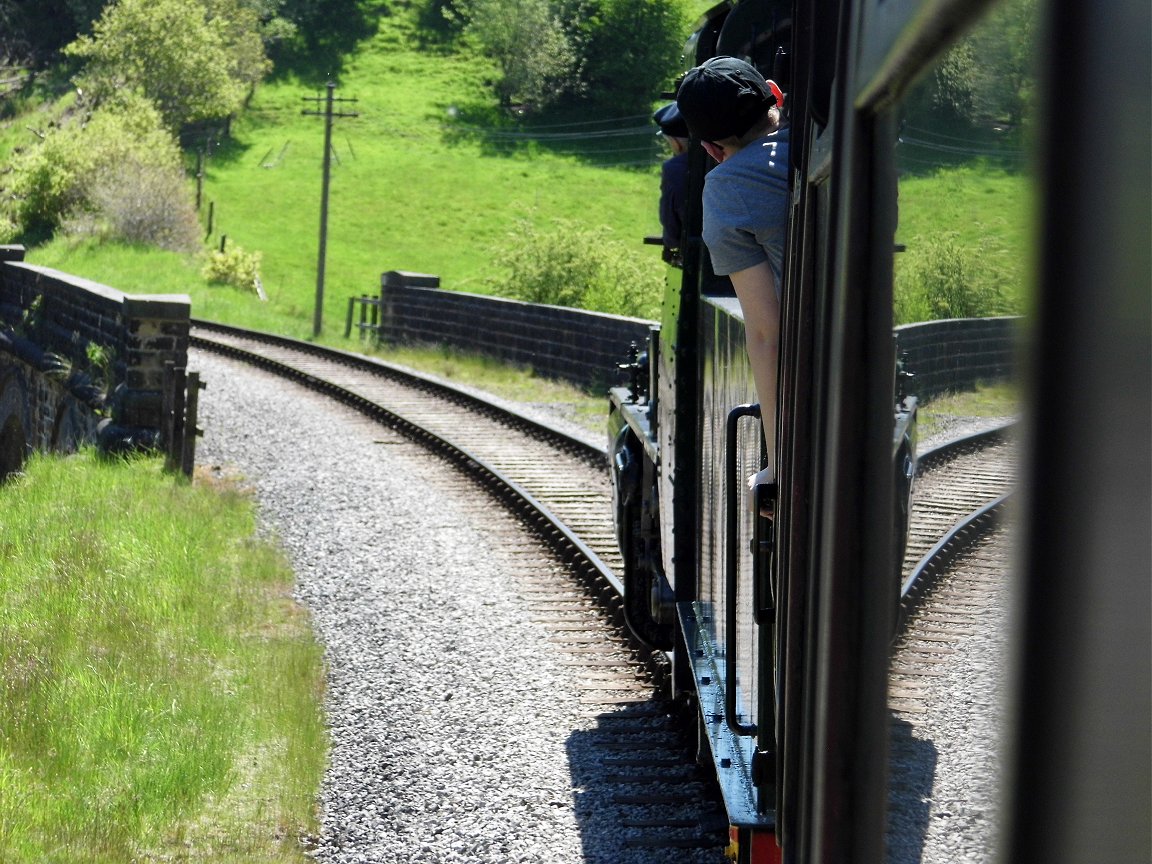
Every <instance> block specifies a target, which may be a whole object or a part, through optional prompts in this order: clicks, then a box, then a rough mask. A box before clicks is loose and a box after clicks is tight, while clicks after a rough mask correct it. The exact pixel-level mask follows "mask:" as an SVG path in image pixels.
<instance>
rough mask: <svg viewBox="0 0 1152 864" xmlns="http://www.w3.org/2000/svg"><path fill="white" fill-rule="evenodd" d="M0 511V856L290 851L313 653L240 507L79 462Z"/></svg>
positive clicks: (236, 501) (317, 660) (310, 753)
mask: <svg viewBox="0 0 1152 864" xmlns="http://www.w3.org/2000/svg"><path fill="white" fill-rule="evenodd" d="M0 508H2V509H3V512H4V520H3V523H2V524H0V860H2V861H5V862H12V864H16V862H124V861H129V860H140V859H144V858H150V859H158V858H165V859H166V858H167V857H175V858H181V856H189V855H191V854H192V850H195V855H194V856H193V857H195V858H196V860H203V861H231V860H237V859H238V858H243V859H244V860H251V861H302V860H304V859H303V856H302V855H301V853H300V852H299V851H298V843H297V841H298V836H299V835H300V834H301V833H302V832H307V831H311V830H313V829H314V827H315V821H314V813H313V806H314V804H313V796H314V794H315V790H316V789H317V788H318V783H319V778H320V776H321V772H322V769H323V764H324V760H325V754H326V747H325V736H324V731H323V725H322V720H321V709H320V697H321V693H322V687H323V684H322V681H323V679H322V664H321V655H320V652H319V648H318V647H317V645H316V644H315V642H314V640H313V638H312V636H311V634H310V632H309V628H308V622H307V620H306V618H305V616H304V615H303V614H302V612H301V610H300V609H299V608H298V607H297V606H296V605H295V604H294V603H293V602H292V600H291V598H290V595H289V591H290V587H291V578H292V577H291V574H290V572H289V570H288V569H287V568H286V566H285V564H284V562H283V560H282V559H281V558H280V556H279V555H278V554H277V553H276V552H275V551H273V549H272V548H271V547H269V546H268V545H266V544H264V543H260V542H256V541H254V540H253V539H252V536H253V528H254V523H253V516H252V511H251V507H250V504H249V502H248V501H247V499H246V498H245V497H244V496H243V495H242V494H240V493H239V492H238V491H237V490H236V489H234V488H229V487H225V488H215V489H214V488H211V487H209V486H206V485H204V484H196V485H190V484H188V483H186V482H182V481H179V480H174V479H173V478H171V477H170V476H166V475H163V474H162V473H161V471H160V468H159V463H158V462H155V461H152V460H147V461H138V462H133V463H132V464H125V463H122V462H109V461H102V460H98V459H96V458H95V457H94V456H92V455H91V454H83V455H80V456H77V457H71V458H58V457H33V459H32V460H31V461H30V462H29V464H28V465H27V470H26V473H25V474H23V475H22V476H18V477H17V478H15V479H13V480H11V481H10V482H8V483H7V484H5V485H4V486H2V487H0Z"/></svg>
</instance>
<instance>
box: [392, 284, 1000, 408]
mask: <svg viewBox="0 0 1152 864" xmlns="http://www.w3.org/2000/svg"><path fill="white" fill-rule="evenodd" d="M408 275H410V274H403V273H400V272H399V271H391V272H389V273H385V274H384V277H383V279H382V284H383V287H382V289H381V317H380V325H381V329H380V333H381V337H382V338H383V339H385V340H388V341H394V342H401V343H408V344H422V343H426V344H447V345H452V346H453V347H456V348H460V349H463V350H466V351H474V352H476V353H479V354H484V355H487V356H491V357H497V358H499V359H502V360H507V361H510V362H513V363H518V364H521V365H524V366H530V367H531V368H533V369H534V370H536V371H537V372H538V373H540V374H541V375H545V376H548V377H552V378H559V379H561V380H565V381H570V382H572V383H574V384H577V385H580V386H583V387H589V388H598V387H602V386H603V385H604V384H606V383H608V384H611V383H615V382H616V381H617V380H618V379H617V376H616V371H615V367H616V364H618V363H621V362H623V361H624V360H625V359H626V356H627V352H628V345H629V344H630V343H631V342H636V343H637V344H638V345H640V346H643V345H644V344H645V341H646V340H647V334H648V329H649V327H651V326H652V324H653V322H651V321H644V320H641V319H638V318H624V317H621V316H617V315H603V314H599V313H596V312H586V311H583V310H579V309H568V308H564V307H559V306H541V305H537V304H532V303H521V302H519V301H516V300H507V299H504V298H500V297H486V296H481V295H477V294H465V293H462V292H458V291H442V290H440V289H438V288H429V287H415V286H413V285H412V284H407V283H409V282H411V281H416V279H411V280H409V279H408V278H406V277H407V276H408ZM411 275H413V276H417V277H422V278H421V280H420V281H422V282H424V284H427V277H423V274H411ZM433 278H434V277H433ZM1017 322H1018V319H1015V318H966V319H959V320H954V321H930V322H927V323H923V324H908V325H905V326H903V327H898V328H896V331H895V332H896V340H897V350H898V351H900V352H903V353H905V354H906V355H907V368H908V370H909V371H911V372H912V373H913V374H914V375H915V376H916V377H915V379H914V383H913V385H912V388H913V389H914V390H915V392H916V393H917V394H918V395H919V396H920V398H921V399H922V400H926V399H930V398H931V397H933V396H936V395H938V394H940V393H942V392H945V391H948V390H968V389H971V388H972V387H973V386H974V385H975V384H976V382H977V381H985V380H988V381H992V380H998V379H1003V378H1006V377H1008V376H1009V375H1010V374H1011V373H1012V370H1013V369H1014V368H1015V366H1014V356H1013V355H1014V340H1015V338H1016V332H1017Z"/></svg>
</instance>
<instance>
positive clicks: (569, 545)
mask: <svg viewBox="0 0 1152 864" xmlns="http://www.w3.org/2000/svg"><path fill="white" fill-rule="evenodd" d="M204 329H220V330H223V329H224V328H222V327H216V326H215V325H211V326H209V327H205V328H204ZM227 332H231V333H233V334H235V335H243V336H244V337H245V338H255V339H259V340H265V334H259V333H257V334H255V335H254V334H253V333H252V331H247V330H242V329H240V328H227ZM192 341H193V344H194V345H196V346H197V347H199V348H202V349H204V350H207V351H214V352H216V353H219V354H223V355H226V356H229V357H232V358H234V359H238V360H242V361H244V362H245V363H248V364H250V365H253V366H257V367H259V368H262V369H264V370H266V371H269V372H272V373H273V374H276V375H279V376H280V377H283V378H287V379H288V380H291V381H295V382H297V383H299V384H301V385H303V386H306V387H308V388H309V389H312V390H315V391H317V392H319V393H322V394H324V395H326V396H328V397H330V398H332V399H334V400H336V401H337V402H340V403H342V404H344V405H347V406H348V407H350V408H353V409H354V410H356V411H359V412H360V413H361V414H364V415H365V416H367V417H370V418H372V419H373V420H376V421H378V422H380V423H383V424H385V425H387V426H389V427H391V428H393V429H395V430H397V431H398V432H400V433H402V434H404V435H406V436H408V437H409V438H411V439H413V440H415V441H417V442H418V443H420V444H421V445H423V446H425V447H427V448H428V449H429V450H431V451H432V452H434V453H437V454H438V455H440V456H442V457H444V458H445V459H447V460H448V461H449V462H451V463H453V464H455V465H458V466H460V467H461V468H463V469H464V470H466V471H467V472H468V473H469V474H470V475H472V476H473V477H475V478H476V479H477V480H478V481H479V482H481V484H482V485H483V486H485V488H487V489H489V490H490V491H491V492H493V493H494V494H496V495H497V496H498V497H500V498H501V499H503V500H504V501H506V502H508V503H510V504H511V505H512V508H513V510H514V512H516V513H517V514H518V515H519V516H520V517H521V518H522V519H524V520H525V521H526V523H527V524H529V525H530V526H531V527H532V528H533V529H534V530H535V531H536V533H537V534H538V535H539V536H540V537H541V538H542V539H543V540H545V542H547V543H548V545H549V546H550V547H551V548H552V549H553V550H554V551H555V552H556V553H557V554H558V555H560V556H561V558H563V559H564V560H565V561H567V562H568V563H569V564H570V565H572V566H574V567H575V569H576V572H577V573H578V574H579V575H580V576H581V578H583V579H584V580H585V581H586V582H588V583H590V585H591V586H592V587H596V588H604V589H610V590H611V591H612V592H613V593H614V594H615V595H616V596H618V597H623V595H624V585H623V583H622V582H621V581H620V578H619V577H618V576H617V575H616V574H615V573H614V572H613V570H612V569H611V568H610V567H609V566H608V565H607V564H606V563H605V562H604V561H603V560H602V559H601V558H600V556H599V555H598V554H596V552H595V551H594V550H593V549H592V548H591V547H590V546H588V544H587V543H585V542H584V541H583V540H582V539H581V538H580V537H578V536H577V535H576V534H575V533H574V532H573V531H572V530H571V529H570V528H569V527H568V526H567V525H566V524H564V522H563V521H562V520H561V519H559V518H558V517H557V516H555V515H554V514H553V513H552V511H551V510H550V509H549V508H548V507H547V506H546V505H545V504H544V503H543V502H541V501H540V500H539V499H537V498H536V497H535V496H533V495H532V494H531V493H529V492H528V491H527V490H526V489H524V487H523V486H521V485H520V484H519V483H517V482H516V481H515V480H513V479H512V478H510V477H508V476H506V475H505V474H504V473H503V472H501V471H499V470H497V469H496V468H494V467H493V466H491V465H489V464H488V463H487V462H486V461H485V460H484V459H482V458H480V457H479V456H476V455H475V454H473V453H471V452H469V451H468V450H467V449H466V448H464V447H462V446H460V445H458V444H455V443H453V442H451V441H449V440H448V439H446V438H444V437H442V436H440V435H437V434H436V433H434V432H431V431H429V430H428V429H426V428H424V427H423V426H420V425H419V424H416V423H413V422H412V421H411V420H409V419H407V418H406V417H403V416H401V415H400V414H397V413H396V412H394V411H391V410H389V409H388V408H386V407H384V406H383V405H381V404H379V403H378V402H373V401H371V400H370V399H366V398H364V397H363V396H360V395H359V394H357V393H353V392H352V391H350V390H347V389H345V388H343V387H341V386H340V385H338V384H335V383H333V382H331V381H328V380H326V379H323V378H319V377H317V376H315V375H311V374H309V373H307V372H304V371H303V370H301V369H297V368H296V367H294V366H291V365H289V364H287V363H281V362H280V361H279V360H273V359H272V358H269V357H264V356H262V355H260V354H256V353H254V352H251V351H247V350H245V349H243V348H240V347H237V346H233V345H226V344H223V343H220V342H214V341H212V340H210V339H200V338H196V337H192ZM267 341H268V342H270V343H274V344H281V345H286V346H289V347H292V348H294V349H297V350H300V349H304V350H309V351H310V353H315V354H321V355H324V356H332V355H339V356H341V357H344V356H347V357H352V358H356V355H351V354H348V353H347V352H340V351H336V350H335V349H328V348H321V347H320V346H312V345H309V344H308V343H299V342H297V341H296V340H292V339H286V338H285V337H272V338H268V339H267ZM305 346H306V347H305ZM312 349H319V350H312ZM330 352H331V353H330ZM357 359H359V358H357ZM361 365H363V366H365V367H366V368H371V369H372V370H373V371H377V364H376V363H375V362H371V361H370V362H368V363H366V364H361ZM383 371H385V372H387V373H388V374H392V372H393V371H394V370H393V369H392V368H391V367H384V370H383ZM399 373H400V375H401V376H403V377H404V378H406V379H407V378H410V377H411V378H415V379H416V380H419V381H424V380H425V379H424V378H423V376H410V375H409V373H407V372H406V371H404V370H399ZM430 383H431V384H432V385H433V387H434V388H435V389H436V390H437V391H438V390H440V388H441V387H443V385H440V384H439V382H430ZM447 389H449V390H451V391H453V392H454V393H455V392H458V393H460V394H461V395H462V396H464V397H465V401H466V402H467V403H469V404H472V405H474V406H476V407H478V408H479V409H480V410H485V411H488V410H493V411H495V412H496V413H497V414H498V416H500V418H501V419H510V420H511V421H512V422H523V423H524V424H526V425H528V426H530V427H540V428H541V429H542V430H543V431H546V432H548V433H549V437H551V438H557V437H559V438H561V439H563V440H564V441H565V442H566V443H572V444H573V445H581V449H580V450H578V452H587V451H588V450H591V449H593V448H591V447H589V446H588V445H586V444H584V442H581V441H580V440H579V439H577V438H572V437H571V436H568V435H565V434H564V433H560V432H557V431H556V430H553V429H548V428H547V427H544V426H543V425H542V424H540V423H538V422H537V421H533V420H531V419H529V418H524V417H521V416H520V415H516V414H514V413H513V412H510V411H508V410H507V409H505V408H502V407H500V406H496V405H494V404H492V403H489V402H487V401H486V400H483V399H479V398H476V397H473V396H471V395H470V394H466V393H463V391H457V390H456V388H447ZM600 455H601V456H603V454H602V453H601V454H600Z"/></svg>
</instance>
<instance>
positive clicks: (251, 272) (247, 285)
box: [202, 246, 262, 291]
mask: <svg viewBox="0 0 1152 864" xmlns="http://www.w3.org/2000/svg"><path fill="white" fill-rule="evenodd" d="M261 257H262V256H261V254H260V253H259V252H246V251H244V249H243V248H242V247H240V246H232V247H231V248H229V249H227V250H225V251H223V252H221V251H215V252H212V253H210V254H209V255H208V263H207V264H205V265H204V270H203V271H202V272H203V276H204V278H205V279H207V280H208V281H209V282H211V283H213V284H216V285H231V286H232V287H233V288H240V289H241V290H244V291H255V290H256V280H257V279H259V278H260V258H261Z"/></svg>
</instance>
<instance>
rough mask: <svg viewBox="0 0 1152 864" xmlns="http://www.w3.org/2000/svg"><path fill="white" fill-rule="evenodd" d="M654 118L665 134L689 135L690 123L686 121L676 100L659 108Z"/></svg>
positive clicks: (682, 136) (683, 136)
mask: <svg viewBox="0 0 1152 864" xmlns="http://www.w3.org/2000/svg"><path fill="white" fill-rule="evenodd" d="M652 119H653V120H654V121H655V122H656V125H657V126H659V127H660V131H661V132H663V133H664V134H665V135H671V136H672V137H673V138H687V137H688V124H687V123H685V122H684V118H683V117H682V116H681V115H680V109H679V108H677V107H676V103H675V102H669V103H668V104H667V105H665V106H664V107H663V108H660V109H658V110H657V111H656V113H655V114H653V115H652Z"/></svg>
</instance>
